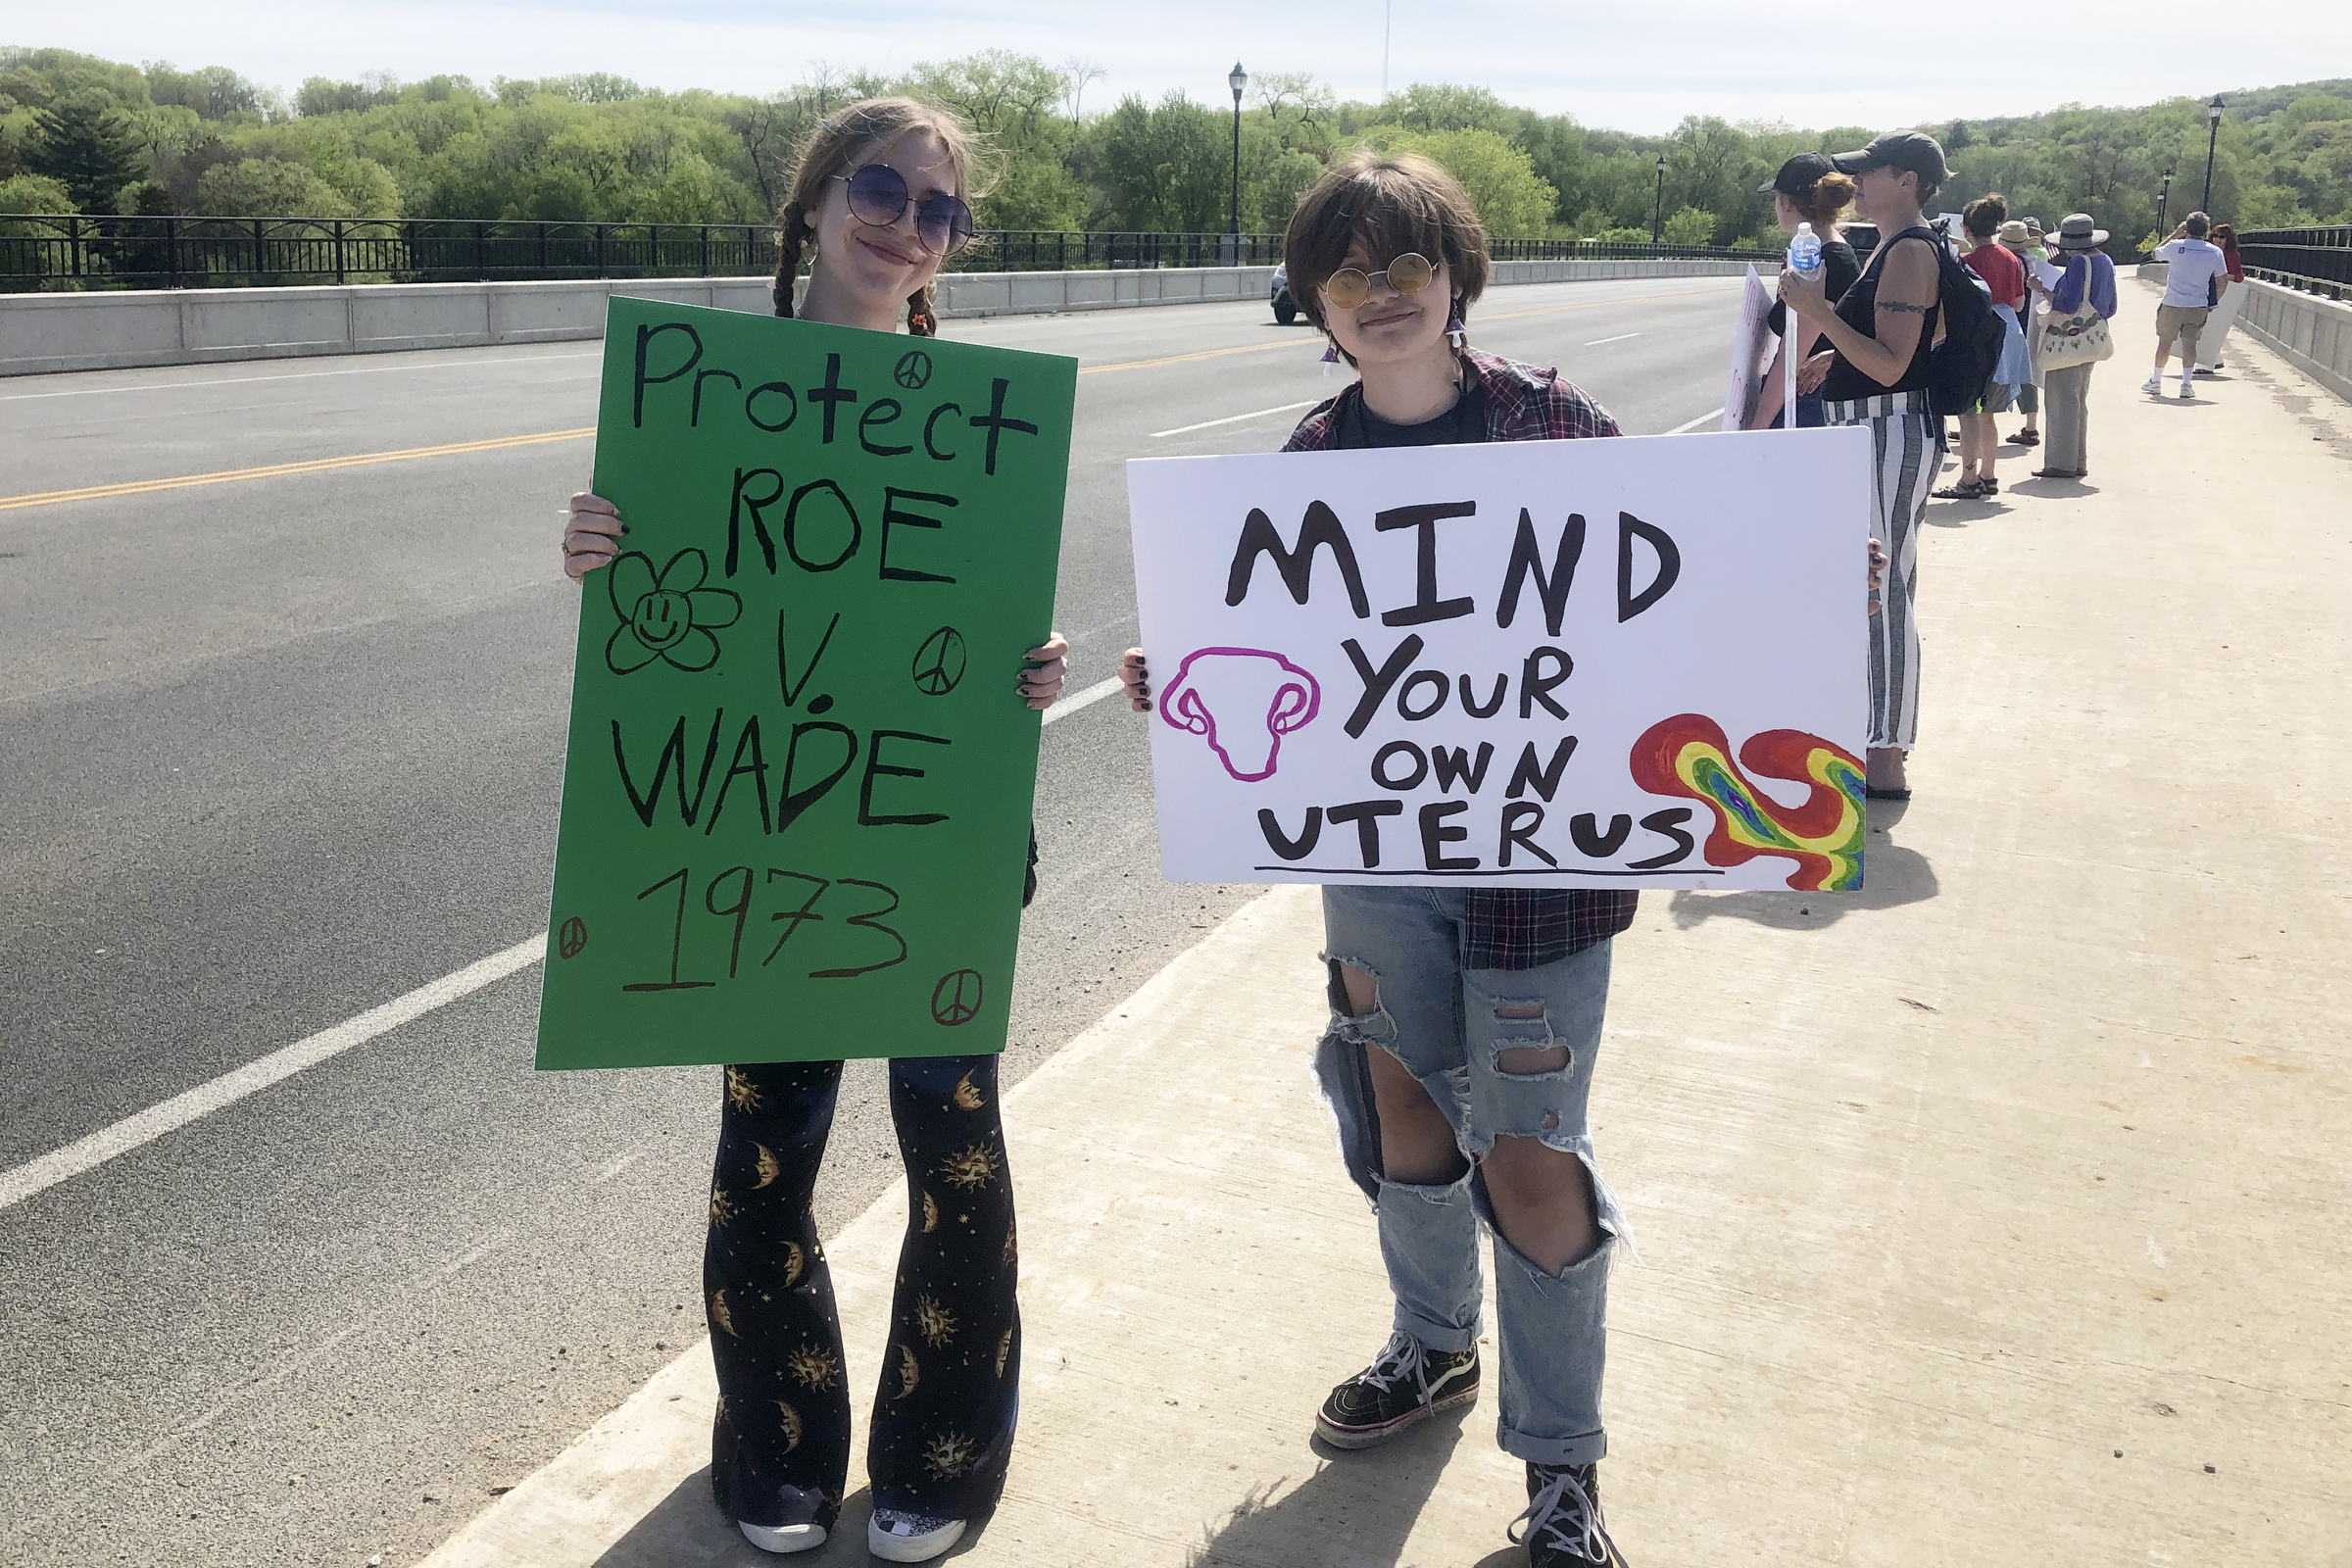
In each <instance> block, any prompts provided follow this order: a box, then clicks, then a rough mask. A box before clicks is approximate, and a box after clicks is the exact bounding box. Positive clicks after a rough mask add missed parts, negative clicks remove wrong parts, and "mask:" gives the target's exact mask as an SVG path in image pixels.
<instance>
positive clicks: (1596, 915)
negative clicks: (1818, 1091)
mask: <svg viewBox="0 0 2352 1568" xmlns="http://www.w3.org/2000/svg"><path fill="white" fill-rule="evenodd" d="M1285 257H1286V260H1287V261H1288V263H1289V265H1290V276H1291V280H1292V281H1291V287H1292V292H1293V294H1294V295H1295V296H1296V297H1297V298H1298V299H1299V301H1300V302H1301V303H1302V304H1303V306H1304V307H1305V310H1306V314H1307V317H1308V319H1310V320H1312V321H1313V322H1314V323H1315V325H1317V326H1318V327H1320V328H1322V329H1323V331H1324V332H1325V333H1326V334H1327V335H1328V336H1329V337H1330V339H1331V344H1332V348H1331V357H1333V358H1341V357H1344V358H1346V359H1347V361H1348V363H1349V364H1351V365H1353V366H1354V367H1355V368H1357V369H1358V370H1359V371H1360V372H1361V377H1362V378H1361V379H1360V380H1358V381H1357V382H1355V383H1354V384H1353V385H1351V386H1349V387H1348V388H1347V389H1346V390H1345V391H1343V392H1342V393H1341V394H1340V395H1339V396H1338V397H1336V398H1333V399H1331V400H1330V401H1329V402H1326V403H1324V404H1323V405H1322V406H1321V407H1319V408H1317V409H1316V410H1315V411H1314V412H1313V413H1312V414H1309V415H1308V416H1307V417H1305V418H1304V419H1303V420H1301V421H1300V422H1299V428H1298V430H1297V431H1296V432H1294V433H1293V435H1292V436H1291V439H1290V441H1289V443H1288V444H1287V445H1286V446H1285V448H1284V450H1285V451H1290V452H1306V451H1326V450H1330V449H1333V448H1343V449H1345V448H1362V447H1397V446H1434V445H1442V444H1448V443H1455V442H1462V443H1478V442H1487V441H1544V440H1560V439H1565V438H1573V437H1587V436H1613V435H1615V434H1617V433H1618V431H1617V425H1616V421H1614V420H1613V419H1611V418H1610V417H1609V416H1608V414H1607V412H1606V411H1604V410H1603V409H1602V408H1601V407H1600V406H1599V405H1598V404H1597V403H1594V402H1593V400H1592V399H1591V398H1589V397H1587V396H1586V395H1585V394H1584V393H1583V392H1581V391H1579V390H1578V389H1577V388H1576V387H1575V386H1573V385H1571V384H1570V383H1569V382H1568V381H1567V380H1565V379H1563V378H1562V377H1561V375H1560V374H1559V372H1558V371H1557V370H1549V369H1538V368H1535V367H1533V366H1528V365H1520V364H1517V363H1514V362H1512V361H1509V360H1504V359H1499V358H1496V357H1495V356H1493V355H1489V354H1481V353H1479V352H1478V351H1477V350H1475V349H1471V348H1469V347H1467V346H1466V345H1465V343H1464V341H1463V338H1464V331H1465V329H1464V325H1463V318H1464V317H1465V315H1466V314H1467V313H1468V311H1469V309H1470V307H1471V306H1472V305H1474V304H1476V303H1477V300H1478V297H1479V293H1480V291H1481V290H1482V289H1483V287H1484V286H1485V284H1486V280H1487V246H1486V234H1485V231H1484V229H1483V228H1482V227H1481V226H1480V224H1479V221H1478V218H1477V216H1476V214H1475V212H1474V211H1473V209H1472V207H1471V204H1470V200H1469V198H1468V196H1466V195H1465V194H1464V193H1463V191H1462V188H1461V186H1460V185H1458V184H1457V183H1455V181H1454V179H1453V177H1452V176H1451V175H1449V174H1447V173H1446V172H1445V171H1444V170H1442V169H1440V168H1438V167H1437V166H1436V165H1435V164H1432V163H1430V162H1428V161H1426V160H1424V159H1421V158H1417V157H1412V156H1402V157H1395V158H1380V157H1376V156H1374V155H1372V154H1370V153H1363V154H1358V155H1357V156H1356V157H1354V158H1352V159H1349V160H1348V161H1346V162H1344V163H1342V164H1340V165H1339V166H1338V167H1337V168H1335V169H1334V170H1333V171H1332V172H1330V173H1329V174H1327V175H1325V176H1324V178H1323V179H1322V180H1321V181H1320V182H1319V183H1317V184H1316V185H1315V186H1314V187H1313V188H1312V189H1311V190H1309V191H1308V192H1307V193H1306V194H1305V195H1304V196H1303V197H1301V198H1300V199H1299V209H1298V212H1297V214H1296V216H1294V217H1293V219H1292V220H1291V226H1290V233H1289V236H1288V239H1287V241H1286V244H1285ZM1122 674H1123V675H1124V677H1125V679H1126V682H1127V688H1128V695H1129V699H1130V702H1131V705H1132V706H1133V707H1134V708H1136V709H1137V710H1138V711H1146V710H1148V709H1150V707H1151V682H1150V676H1149V672H1148V671H1147V669H1146V668H1145V663H1144V656H1143V653H1142V651H1141V650H1140V649H1130V650H1129V651H1128V654H1127V657H1126V661H1125V662H1124V664H1123V665H1122ZM1634 899H1635V896H1634V895H1633V894H1632V893H1630V892H1624V891H1620V890H1616V889H1601V890H1584V889H1574V890H1570V889H1536V890H1529V889H1517V888H1511V889H1499V890H1491V889H1456V888H1423V887H1396V886H1381V887H1353V886H1331V887H1326V888H1325V889H1324V890H1323V909H1324V928H1325V935H1326V940H1327V942H1328V945H1329V949H1330V951H1329V952H1328V953H1327V954H1326V955H1325V957H1326V960H1327V961H1328V963H1329V965H1330V970H1331V979H1330V997H1331V1007H1332V1019H1331V1027H1330V1030H1329V1032H1328V1033H1326V1035H1325V1036H1324V1039H1323V1043H1322V1046H1321V1048H1320V1050H1319V1051H1318V1054H1317V1056H1318V1060H1317V1070H1318V1073H1319V1074H1320V1076H1321V1078H1322V1080H1323V1084H1324V1088H1325V1091H1326V1093H1327V1094H1328V1095H1329V1096H1330V1098H1331V1103H1332V1104H1333V1106H1334V1107H1335V1109H1336V1110H1337V1111H1338V1113H1339V1117H1340V1123H1341V1142H1342V1148H1343V1151H1344V1152H1345V1154H1346V1157H1347V1161H1348V1170H1349V1173H1350V1174H1351V1175H1352V1176H1353V1177H1354V1178H1355V1180H1356V1182H1357V1183H1358V1185H1360V1186H1361V1187H1362V1188H1363V1190H1364V1192H1365V1194H1366V1196H1368V1197H1369V1198H1370V1199H1371V1200H1372V1201H1373V1203H1374V1204H1375V1206H1376V1208H1377V1209H1378V1212H1379V1216H1380V1240H1381V1252H1382V1255H1383V1257H1384V1258H1385V1259H1386V1261H1387V1264H1388V1272H1389V1283H1390V1286H1391V1288H1392V1290H1393V1291H1394V1292H1395V1295H1396V1299H1397V1305H1396V1317H1395V1332H1394V1333H1392V1334H1391V1336H1390V1338H1389V1343H1388V1345H1387V1346H1386V1347H1385V1348H1382V1350H1381V1351H1380V1353H1379V1354H1378V1355H1377V1356H1375V1357H1374V1358H1373V1361H1372V1364H1371V1365H1369V1366H1367V1367H1366V1368H1364V1370H1363V1371H1361V1372H1359V1373H1357V1374H1356V1375H1355V1376H1353V1377H1351V1378H1349V1379H1348V1380H1347V1381H1346V1382H1344V1383H1342V1384H1340V1385H1339V1386H1338V1387H1337V1388H1335V1389H1334V1390H1333V1391H1332V1394H1331V1397H1329V1398H1328V1399H1327V1400H1325V1401H1324V1404H1323V1407H1322V1409H1321V1410H1320V1411H1319V1412H1317V1414H1316V1417H1315V1428H1316V1431H1317V1432H1318V1433H1320V1434H1321V1435H1322V1437H1323V1438H1324V1439H1325V1440H1326V1441H1328V1442H1331V1443H1333V1444H1337V1445H1339V1446H1343V1447H1350V1448H1361V1447H1369V1446H1373V1445H1375V1444H1378V1443H1384V1442H1386V1441H1387V1440H1389V1439H1390V1438H1393V1437H1395V1436H1397V1434H1398V1433H1400V1432H1402V1431H1404V1430H1405V1429H1406V1428H1408V1427H1410V1426H1413V1425H1415V1424H1416V1423H1418V1422H1420V1421H1422V1420H1425V1419H1427V1418H1428V1417H1429V1416H1431V1415H1434V1414H1436V1413H1438V1412H1439V1411H1442V1410H1446V1409H1450V1408H1453V1407H1455V1406H1459V1405H1463V1404H1468V1403H1470V1402H1472V1401H1473V1400H1475V1399H1476V1398H1477V1397H1478V1385H1479V1377H1480V1371H1479V1357H1478V1341H1479V1317H1480V1310H1481V1306H1482V1300H1481V1290H1480V1282H1479V1266H1478V1231H1479V1223H1480V1221H1481V1220H1484V1221H1486V1222H1487V1223H1488V1224H1489V1225H1490V1226H1492V1227H1493V1229H1494V1232H1495V1280H1496V1284H1495V1297H1496V1315H1497V1318H1498V1345H1499V1352H1500V1356H1501V1362H1502V1378H1501V1383H1502V1388H1501V1421H1500V1430H1499V1440H1500V1442H1501V1445H1502V1447H1503V1449H1504V1451H1505V1452H1508V1453H1510V1454H1512V1455H1514V1456H1516V1457H1518V1458H1519V1459H1521V1460H1523V1461H1525V1462H1526V1465H1527V1493H1528V1499H1529V1501H1528V1507H1527V1509H1526V1511H1525V1512H1524V1513H1522V1514H1521V1516H1520V1519H1519V1521H1518V1525H1519V1526H1523V1527H1524V1529H1523V1530H1521V1529H1519V1528H1516V1527H1515V1528H1514V1530H1513V1532H1512V1539H1513V1540H1524V1541H1525V1543H1526V1545H1527V1548H1528V1557H1529V1560H1530V1562H1531V1563H1532V1564H1534V1565H1535V1568H1566V1565H1569V1564H1582V1563H1605V1562H1609V1561H1612V1560H1614V1551H1615V1548H1614V1547H1613V1546H1612V1545H1611V1544H1609V1538H1608V1535H1607V1532H1606V1531H1605V1529H1604V1528H1603V1526H1602V1521H1601V1513H1600V1495H1599V1484H1598V1481H1597V1480H1596V1478H1595V1474H1594V1470H1595V1466H1596V1464H1597V1461H1598V1460H1599V1459H1600V1457H1601V1455H1602V1453H1603V1452H1604V1451H1605V1450H1606V1448H1607V1446H1608V1442H1607V1438H1606V1435H1605V1434H1604V1433H1603V1432H1602V1430H1601V1424H1600V1378H1601V1361H1602V1354H1603V1349H1604V1343H1603V1342H1604V1334H1605V1330H1604V1320H1605V1316H1606V1297H1607V1288H1608V1269H1609V1256H1610V1251H1611V1249H1612V1247H1613V1244H1614V1242H1615V1239H1616V1238H1617V1237H1618V1236H1619V1235H1621V1234H1623V1233H1624V1230H1625V1220H1624V1217H1623V1216H1622V1215H1621V1214H1620V1212H1619V1211H1618V1207H1617V1203H1616V1200H1615V1199H1613V1198H1612V1197H1611V1196H1610V1195H1609V1190H1608V1188H1607V1186H1606V1185H1605V1184H1603V1183H1602V1182H1601V1181H1600V1179H1599V1177H1598V1175H1597V1173H1596V1170H1595V1168H1594V1166H1593V1144H1592V1140H1591V1138H1590V1137H1589V1136H1588V1135H1587V1133H1586V1127H1585V1098H1586V1091H1587V1089H1588V1087H1589V1086H1590V1084H1591V1082H1592V1074H1593V1051H1594V1048H1595V1047H1597V1046H1598V1045H1599V1043H1600V1026H1601V1013H1602V1010H1603V1008H1604V1007H1605V1005H1606V1003H1607V999H1608V984H1609V940H1610V938H1611V937H1613V936H1615V935H1616V934H1617V933H1618V932H1620V931H1622V930H1624V929H1625V928H1626V927H1627V926H1628V925H1630V924H1632V923H1633V915H1634Z"/></svg>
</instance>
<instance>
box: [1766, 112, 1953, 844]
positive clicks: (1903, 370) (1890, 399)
mask: <svg viewBox="0 0 2352 1568" xmlns="http://www.w3.org/2000/svg"><path fill="white" fill-rule="evenodd" d="M1830 161H1831V163H1833V164H1835V165H1836V166H1837V168H1838V172H1839V173H1842V174H1849V175H1852V176H1853V179H1854V210H1855V211H1856V212H1858V213H1859V214H1861V216H1862V217H1863V218H1864V219H1865V220H1867V221H1870V222H1873V223H1876V224H1877V225H1878V228H1879V234H1880V236H1881V238H1880V240H1879V247H1878V250H1877V252H1876V253H1875V254H1873V255H1872V257H1871V259H1870V267H1869V269H1868V270H1865V271H1864V272H1863V274H1862V275H1861V277H1859V278H1858V279H1856V280H1855V282H1854V286H1853V287H1851V288H1849V289H1847V290H1846V291H1845V297H1844V298H1842V299H1840V300H1838V302H1837V304H1835V305H1832V304H1831V303H1830V301H1829V299H1828V297H1827V296H1826V295H1825V294H1824V293H1823V291H1822V287H1821V285H1820V284H1819V283H1816V282H1809V281H1807V280H1806V279H1805V278H1803V277H1801V276H1799V275H1798V274H1797V273H1795V272H1793V271H1789V270H1783V271H1782V273H1781V298H1782V300H1783V301H1785V302H1786V303H1787V304H1788V306H1789V314H1790V315H1792V316H1794V317H1796V318H1798V319H1799V320H1800V321H1802V322H1803V323H1804V326H1810V327H1813V328H1815V329H1816V330H1818V331H1820V332H1821V333H1822V335H1823V336H1825V337H1827V338H1828V339H1829V343H1830V349H1831V356H1830V367H1829V371H1828V373H1827V374H1826V375H1825V376H1824V377H1823V379H1822V383H1821V394H1822V398H1823V400H1824V401H1823V406H1822V412H1823V414H1824V416H1825V417H1827V418H1828V419H1829V422H1830V423H1831V424H1833V425H1838V424H1857V425H1861V426H1863V427H1865V428H1867V429H1868V430H1870V432H1871V434H1872V437H1873V440H1872V450H1873V452H1874V453H1875V455H1876V456H1875V461H1874V463H1873V465H1872V469H1871V479H1872V502H1873V507H1874V519H1873V520H1874V525H1873V527H1872V528H1871V530H1870V531H1871V533H1872V534H1873V535H1874V536H1876V537H1877V538H1879V539H1882V540H1884V541H1885V542H1886V547H1887V556H1888V557H1889V558H1890V559H1891V561H1892V563H1893V569H1892V570H1891V571H1889V572H1888V573H1887V587H1886V591H1885V596H1884V599H1883V603H1882V613H1880V614H1878V615H1875V616H1873V617H1872V619H1871V623H1870V626H1871V631H1870V647H1869V674H1870V757H1869V762H1868V789H1869V793H1870V794H1871V796H1873V797H1874V798H1876V799H1879V800H1905V799H1908V798H1909V796H1910V794H1911V786H1910V784H1909V782H1908V780H1907V777H1906V775H1905V772H1904V765H1905V758H1906V754H1908V753H1909V752H1910V750H1911V748H1912V745H1913V742H1914V741H1915V740H1916V738H1917V734H1918V729H1919V624H1918V621H1917V620H1916V619H1915V618H1914V616H1913V613H1912V605H1913V599H1914V596H1915V595H1916V592H1917V589H1918V582H1919V524H1920V518H1921V517H1922V515H1924V514H1925V513H1926V511H1927V506H1928V489H1929V487H1930V485H1932V484H1933V483H1934V482H1935V473H1936V460H1935V459H1934V458H1933V457H1932V456H1931V455H1930V451H1929V449H1930V447H1931V446H1932V445H1933V444H1934V442H1935V439H1936V416H1935V414H1934V412H1933V410H1932V408H1931V406H1930V403H1929V399H1928V356H1929V354H1930V352H1931V351H1933V350H1934V348H1935V347H1936V325H1937V318H1938V314H1939V312H1940V309H1941V301H1942V287H1943V272H1942V265H1941V263H1940V262H1939V261H1938V260H1937V258H1936V245H1938V244H1939V243H1941V236H1940V235H1938V234H1937V233H1936V230H1934V229H1932V228H1930V227H1928V226H1927V224H1926V222H1925V221H1924V220H1923V219H1922V218H1921V217H1920V212H1919V208H1920V203H1921V202H1923V201H1925V200H1927V199H1928V198H1930V197H1933V196H1934V195H1935V194H1936V187H1937V186H1939V185H1941V184H1942V183H1943V180H1944V163H1943V149H1942V147H1940V146H1939V145H1937V144H1936V138H1934V137H1933V136H1928V135H1923V134H1922V133H1920V132H1919V131H1916V130H1898V131H1893V132H1890V133H1889V134H1887V135H1885V136H1881V137H1879V138H1878V139H1877V140H1876V141H1874V142H1872V143H1871V144H1870V145H1869V146H1868V147H1865V148H1862V149H1861V150H1860V151H1858V152H1850V153H1840V154H1838V156H1836V157H1835V158H1833V159H1831V160H1830ZM1796 330H1799V331H1802V330H1803V326H1800V327H1798V328H1797V329H1796Z"/></svg>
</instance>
